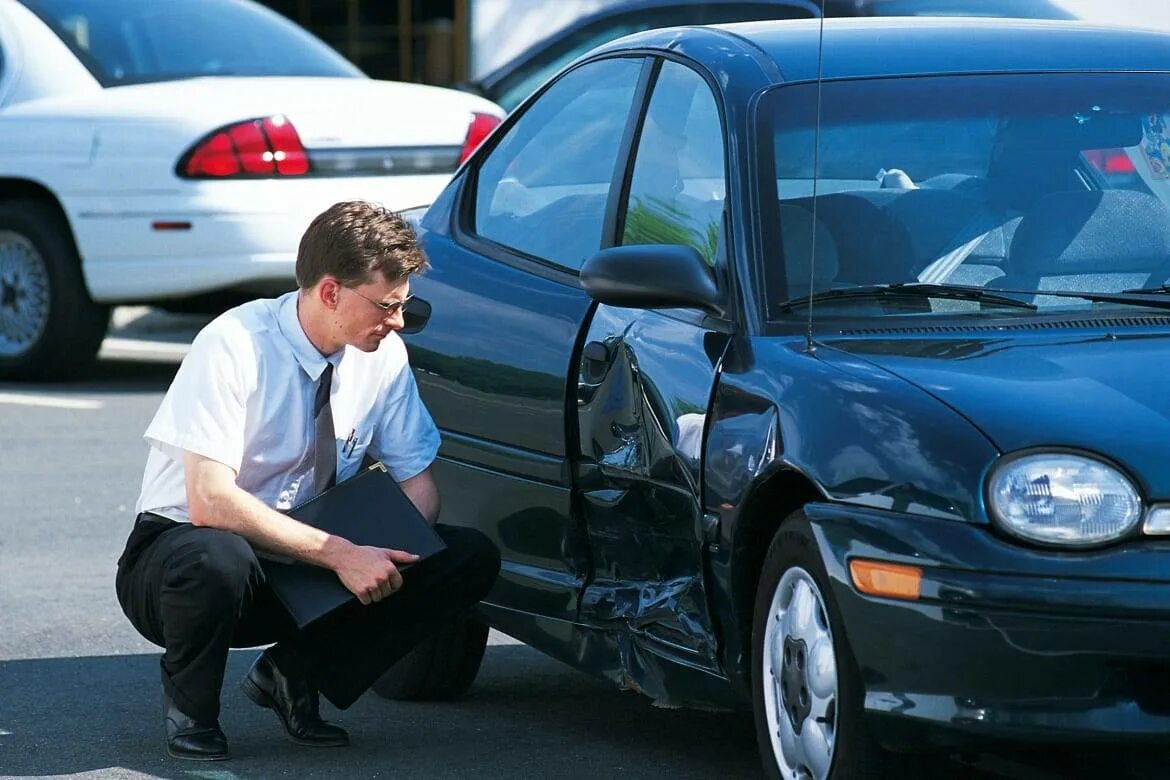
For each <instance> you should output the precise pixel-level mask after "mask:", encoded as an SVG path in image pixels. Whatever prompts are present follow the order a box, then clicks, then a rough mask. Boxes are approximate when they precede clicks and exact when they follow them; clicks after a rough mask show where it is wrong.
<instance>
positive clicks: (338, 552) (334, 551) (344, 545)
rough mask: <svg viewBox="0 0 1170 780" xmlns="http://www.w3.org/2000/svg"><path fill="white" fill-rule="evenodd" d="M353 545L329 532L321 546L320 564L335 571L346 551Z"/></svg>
mask: <svg viewBox="0 0 1170 780" xmlns="http://www.w3.org/2000/svg"><path fill="white" fill-rule="evenodd" d="M352 547H353V543H352V542H350V541H349V540H347V539H343V538H342V537H340V536H334V535H333V534H330V535H329V536H328V537H327V538H326V539H325V544H323V545H322V546H321V555H320V564H321V565H322V566H324V567H325V568H327V569H332V570H333V571H337V569H338V567H339V566H340V565H341V561H342V559H343V558H344V557H345V555H346V553H348V552H349V551H350V549H351V548H352Z"/></svg>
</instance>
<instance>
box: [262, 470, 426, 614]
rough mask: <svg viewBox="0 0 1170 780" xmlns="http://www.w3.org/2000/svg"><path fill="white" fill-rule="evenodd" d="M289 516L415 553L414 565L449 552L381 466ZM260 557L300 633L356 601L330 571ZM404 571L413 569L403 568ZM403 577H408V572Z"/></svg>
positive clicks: (375, 544) (360, 541)
mask: <svg viewBox="0 0 1170 780" xmlns="http://www.w3.org/2000/svg"><path fill="white" fill-rule="evenodd" d="M288 514H289V516H290V517H294V518H296V519H297V520H300V521H301V522H302V523H306V524H308V525H311V526H314V527H316V528H320V529H321V530H322V531H328V532H329V533H331V534H334V535H336V536H340V537H342V538H344V539H348V540H349V541H351V542H353V543H354V544H360V545H370V546H373V547H388V548H390V549H394V550H405V551H407V552H412V553H414V554H416V555H418V556H419V560H418V561H416V563H418V562H421V561H424V560H426V559H427V558H429V557H431V556H432V555H434V554H435V553H438V552H441V551H443V550H445V549H447V545H446V544H445V543H444V542H443V540H442V539H441V538H440V537H439V535H438V534H437V533H435V529H434V528H432V527H431V526H430V524H428V523H427V521H426V520H425V519H424V518H423V516H422V515H421V514H420V513H419V511H418V509H417V508H416V507H415V505H414V502H412V501H411V500H410V499H409V498H407V496H406V494H405V493H403V492H402V488H400V487H398V483H397V482H395V481H394V477H392V476H391V475H390V473H389V472H388V471H386V467H385V466H384V465H383V464H381V463H375V464H374V465H372V466H370V467H369V468H367V469H365V470H364V471H362V472H361V473H359V474H358V475H357V476H355V477H353V478H351V479H347V480H346V481H345V482H342V483H340V484H337V485H335V486H333V487H331V488H330V489H329V490H326V491H325V492H323V493H321V494H320V495H318V496H316V497H314V498H312V499H310V500H309V501H306V502H305V503H303V504H301V505H299V506H295V507H293V508H292V509H290V510H289V512H288ZM258 556H259V558H260V565H261V567H262V568H263V569H264V575H265V578H266V579H267V581H268V585H269V586H270V587H271V588H272V590H273V591H274V592H275V593H276V596H277V598H279V599H280V601H281V603H282V604H284V606H285V608H286V609H288V612H289V614H290V615H292V618H293V620H294V621H296V624H297V626H298V627H299V628H304V627H305V626H307V625H309V624H310V623H312V622H313V621H315V620H317V619H319V618H321V617H323V616H325V615H326V614H328V613H330V612H332V611H333V610H335V609H337V608H338V607H341V606H344V605H345V604H347V603H349V602H350V601H354V600H356V599H357V597H356V596H354V595H353V594H352V593H350V592H349V590H348V589H347V588H346V587H345V586H344V585H342V584H341V580H339V579H338V578H337V575H336V574H335V573H334V572H333V571H331V570H329V569H325V568H322V567H320V566H313V565H312V564H308V563H301V562H299V561H293V560H291V559H288V558H276V557H272V556H268V555H265V554H264V553H263V552H259V553H258ZM410 565H414V564H410ZM405 568H409V566H403V565H401V564H400V565H399V569H405ZM403 576H404V577H406V576H407V575H406V573H405V571H404V572H403Z"/></svg>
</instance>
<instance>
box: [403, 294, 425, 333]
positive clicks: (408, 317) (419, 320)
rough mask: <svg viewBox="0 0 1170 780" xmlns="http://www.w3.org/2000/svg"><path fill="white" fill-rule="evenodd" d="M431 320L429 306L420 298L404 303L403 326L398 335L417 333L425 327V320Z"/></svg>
mask: <svg viewBox="0 0 1170 780" xmlns="http://www.w3.org/2000/svg"><path fill="white" fill-rule="evenodd" d="M430 318H431V304H430V302H428V301H424V300H423V299H422V298H417V297H415V298H411V299H410V300H409V301H407V302H406V306H405V307H404V308H403V310H402V320H403V322H404V323H405V325H403V326H402V330H401V331H399V333H406V334H408V335H409V334H411V333H418V332H419V331H420V330H422V329H423V328H425V327H426V326H427V320H429V319H430Z"/></svg>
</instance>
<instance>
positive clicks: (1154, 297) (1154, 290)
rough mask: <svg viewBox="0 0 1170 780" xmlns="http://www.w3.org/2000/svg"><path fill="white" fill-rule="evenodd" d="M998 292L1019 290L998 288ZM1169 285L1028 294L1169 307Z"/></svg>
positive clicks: (1033, 291)
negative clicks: (1111, 291) (1106, 291)
mask: <svg viewBox="0 0 1170 780" xmlns="http://www.w3.org/2000/svg"><path fill="white" fill-rule="evenodd" d="M1000 292H1020V291H1019V290H1000ZM1167 293H1170V287H1149V288H1136V289H1133V290H1122V291H1121V292H1115V293H1104V292H1083V291H1078V290H1030V291H1029V292H1028V294H1029V295H1051V296H1054V297H1056V298H1083V299H1084V300H1086V301H1092V302H1093V303H1121V304H1126V305H1128V306H1149V307H1150V308H1152V309H1170V297H1160V296H1165V295H1166V294H1167Z"/></svg>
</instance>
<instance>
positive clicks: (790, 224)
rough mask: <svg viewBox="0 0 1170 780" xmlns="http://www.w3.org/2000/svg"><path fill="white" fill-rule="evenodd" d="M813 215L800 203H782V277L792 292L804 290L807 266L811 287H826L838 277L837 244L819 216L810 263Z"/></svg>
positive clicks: (806, 285) (806, 280) (797, 292)
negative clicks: (799, 204) (814, 247)
mask: <svg viewBox="0 0 1170 780" xmlns="http://www.w3.org/2000/svg"><path fill="white" fill-rule="evenodd" d="M813 235H814V231H813V215H812V212H811V211H809V210H808V209H806V208H804V207H803V206H794V205H790V204H781V206H780V236H781V242H782V244H783V249H784V279H785V281H786V282H787V283H788V290H789V292H790V293H792V294H793V295H799V294H801V293H802V292H807V290H808V284H809V271H810V267H811V270H812V272H813V274H814V276H813V280H814V285H813V286H814V289H818V290H823V289H827V288H828V287H829V286H830V284H831V283H832V282H833V280H834V279H836V278H837V271H838V259H837V247H836V245H835V244H834V243H833V236H832V235H831V234H830V233H829V230H828V228H826V227H825V225H824V223H822V222H821V221H820V220H819V219H818V220H817V221H816V231H815V235H816V253H817V256H816V262H815V263H813V262H812V252H813Z"/></svg>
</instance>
